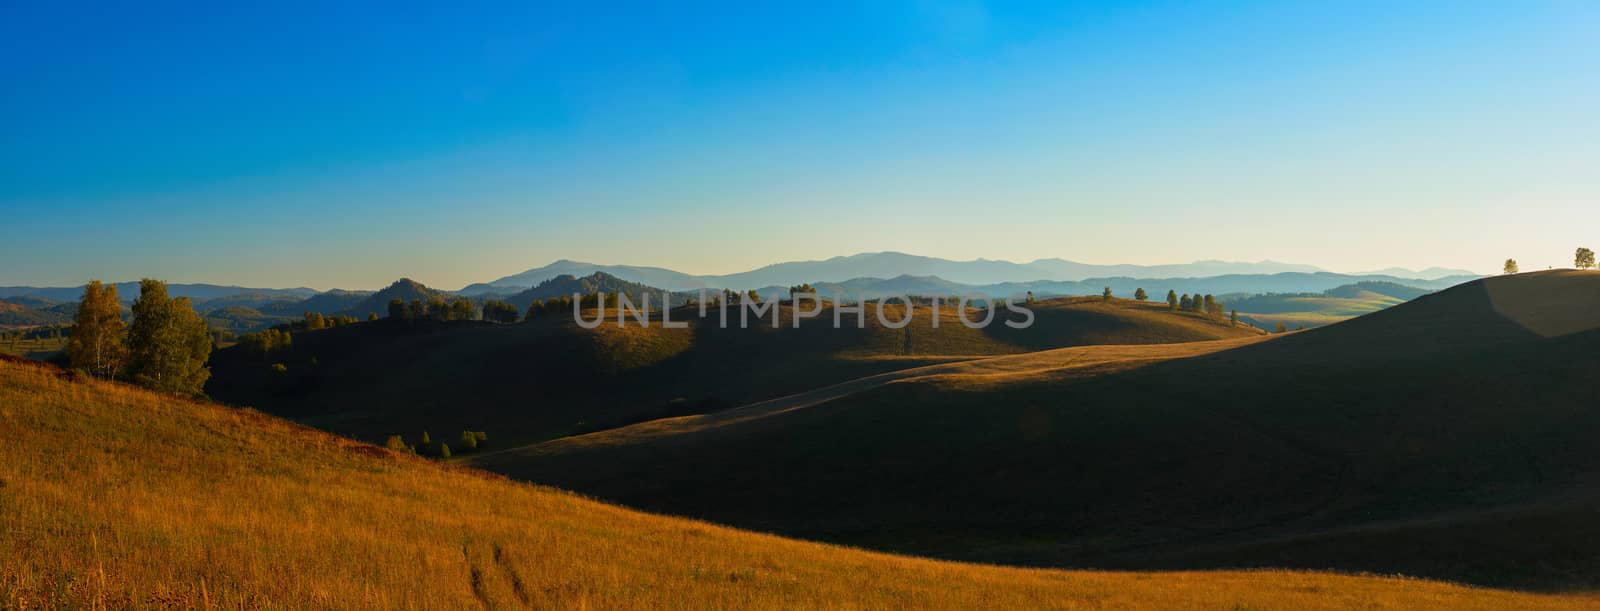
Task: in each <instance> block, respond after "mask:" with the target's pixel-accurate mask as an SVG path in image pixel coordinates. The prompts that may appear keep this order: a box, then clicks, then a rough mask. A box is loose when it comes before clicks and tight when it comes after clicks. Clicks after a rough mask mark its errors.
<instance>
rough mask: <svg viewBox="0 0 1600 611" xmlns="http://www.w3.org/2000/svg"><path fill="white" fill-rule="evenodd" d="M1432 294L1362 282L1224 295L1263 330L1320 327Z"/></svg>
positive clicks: (1243, 317) (1240, 314)
mask: <svg viewBox="0 0 1600 611" xmlns="http://www.w3.org/2000/svg"><path fill="white" fill-rule="evenodd" d="M1431 292H1432V291H1430V290H1428V289H1420V288H1416V287H1411V286H1405V285H1402V284H1396V283H1393V282H1358V283H1355V284H1347V285H1344V286H1340V287H1335V288H1331V289H1328V290H1326V291H1323V292H1321V293H1269V294H1262V295H1248V296H1244V295H1240V296H1233V295H1228V296H1224V301H1225V302H1226V303H1227V304H1228V307H1229V308H1232V309H1235V310H1238V312H1239V319H1240V320H1243V321H1246V322H1249V323H1250V324H1252V325H1255V326H1257V327H1260V328H1263V329H1273V328H1276V327H1277V326H1278V324H1279V323H1282V324H1283V325H1284V326H1286V327H1288V328H1290V329H1298V328H1301V327H1319V326H1322V325H1328V324H1333V323H1336V322H1339V321H1341V320H1348V319H1351V318H1354V317H1357V316H1361V315H1363V314H1368V313H1371V312H1376V311H1378V310H1382V309H1384V308H1389V307H1393V306H1397V305H1400V304H1402V303H1405V302H1407V301H1410V300H1412V299H1416V298H1417V297H1421V296H1423V295H1426V294H1428V293H1431Z"/></svg>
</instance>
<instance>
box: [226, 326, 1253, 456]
mask: <svg viewBox="0 0 1600 611" xmlns="http://www.w3.org/2000/svg"><path fill="white" fill-rule="evenodd" d="M1033 307H1034V312H1035V315H1036V321H1035V323H1034V325H1033V327H1032V328H1029V329H1026V330H1017V329H1011V328H1009V327H1006V326H1005V325H1003V324H1001V323H1000V322H999V320H998V319H997V320H996V322H995V323H994V324H992V325H990V326H989V327H987V328H985V329H982V330H975V329H969V328H967V327H965V326H963V325H962V324H960V323H959V322H958V321H957V320H956V318H955V312H954V311H953V309H952V308H948V307H947V308H945V309H944V310H943V312H941V317H940V321H941V326H940V327H939V328H938V329H934V328H932V320H931V316H930V313H929V311H928V309H927V308H926V307H923V308H920V309H918V310H917V312H918V318H917V319H916V320H915V321H914V322H912V323H911V324H910V325H909V326H907V327H906V328H904V329H891V328H888V327H886V326H884V325H883V324H882V323H880V322H879V321H878V320H877V318H876V316H875V315H873V314H868V315H867V316H866V320H865V321H864V322H861V323H858V322H857V317H856V315H855V314H853V313H843V312H841V314H840V319H841V320H842V321H843V325H842V328H833V310H832V308H831V307H830V308H827V309H824V310H821V311H820V313H819V315H818V316H817V317H816V318H809V319H805V320H804V321H803V324H801V326H800V327H799V328H797V329H796V328H791V324H792V319H793V309H792V308H791V307H789V306H787V305H785V306H782V312H781V320H782V321H783V323H784V324H783V325H782V326H781V327H780V328H777V329H774V328H772V327H771V326H770V323H768V324H754V323H755V321H752V323H753V324H752V326H751V328H747V329H741V328H739V326H738V314H737V311H736V310H730V314H731V319H730V324H729V328H726V329H725V328H722V327H721V324H720V314H719V312H718V311H717V310H716V309H715V308H712V309H709V310H708V312H707V318H705V319H701V318H699V315H698V314H699V313H698V309H697V308H695V307H680V308H676V309H674V310H673V311H672V318H673V320H674V321H684V322H686V323H687V324H688V325H689V326H688V327H687V328H683V329H668V328H664V327H663V326H662V325H661V324H660V316H661V313H660V312H659V311H658V312H656V313H655V314H654V316H655V317H656V318H655V321H656V322H655V323H654V324H652V326H650V327H649V328H640V327H638V326H637V325H636V324H630V325H629V326H627V327H618V326H617V325H616V324H615V314H614V310H613V311H612V312H609V313H608V314H607V316H608V317H609V318H610V320H611V321H612V322H611V323H608V324H605V325H602V326H600V327H598V328H596V329H582V328H580V327H579V326H578V325H576V324H575V323H574V322H573V320H572V317H571V315H569V314H565V313H560V314H554V315H550V316H546V317H538V318H535V319H533V320H531V321H528V322H524V323H519V324H513V325H496V324H490V323H482V322H472V321H452V322H448V323H445V322H437V321H412V322H409V323H408V322H405V321H390V320H382V321H378V322H374V323H362V324H357V325H349V326H344V327H339V328H335V329H328V330H322V331H313V332H303V333H296V334H295V336H294V342H293V345H292V347H290V348H288V349H286V350H283V351H280V352H275V353H272V354H268V355H262V354H259V353H252V352H249V351H248V350H246V349H245V348H243V347H235V348H228V349H225V350H221V351H219V352H218V353H217V354H216V355H214V356H213V359H212V377H211V381H210V383H209V384H208V385H207V388H206V392H207V393H208V394H209V395H210V396H212V397H215V398H217V399H219V400H223V401H226V402H229V403H233V404H239V405H252V406H255V407H257V408H260V409H263V410H265V411H267V412H270V413H273V414H278V415H283V416H287V417H291V418H294V419H297V420H300V421H302V422H305V423H308V424H312V425H314V426H317V427H319V428H323V429H326V430H331V431H335V432H339V433H343V434H348V435H352V436H355V437H357V438H360V439H364V440H369V441H378V440H382V439H384V438H385V437H386V436H388V435H390V434H407V435H413V436H414V435H419V434H420V433H421V431H423V430H430V431H432V432H433V433H435V434H438V433H440V432H441V431H443V432H453V431H460V430H462V429H470V430H475V431H476V430H483V431H487V432H489V433H490V435H491V436H493V437H494V438H495V439H496V441H497V442H499V443H505V442H510V441H534V440H543V439H550V438H553V437H559V436H563V435H569V434H573V433H579V432H586V431H591V430H597V429H603V428H610V427H614V426H618V425H620V424H625V423H629V422H633V421H636V420H639V419H645V418H649V417H652V415H654V414H660V413H663V412H664V411H667V412H670V410H669V409H668V407H669V406H671V405H673V404H675V403H677V404H682V403H690V404H693V405H697V406H700V407H697V408H696V409H699V410H704V411H710V410H715V409H719V408H720V407H723V406H731V405H737V404H742V403H748V402H751V401H758V400H763V399H769V398H773V397H778V396H783V395H787V394H791V393H796V392H801V391H806V390H810V389H813V388H816V387H819V386H825V385H828V384H832V383H835V382H840V381H843V380H848V379H851V378H855V377H860V376H864V375H870V374H874V373H881V372H884V371H890V370H894V369H898V368H903V367H907V366H912V365H923V364H930V363H938V362H947V361H951V360H961V359H971V358H976V357H981V356H986V355H995V354H1011V353H1019V352H1027V351H1032V350H1039V349H1044V348H1054V347H1060V346H1071V345H1082V344H1094V343H1117V344H1146V343H1169V342H1182V341H1201V340H1212V339H1219V338H1227V337H1245V336H1253V335H1256V334H1259V333H1260V331H1259V330H1256V329H1253V328H1245V327H1240V328H1234V327H1230V326H1229V325H1228V324H1227V322H1226V321H1218V320H1211V319H1207V318H1204V317H1200V316H1196V315H1192V314H1186V313H1174V312H1168V311H1167V310H1166V306H1165V304H1161V305H1156V304H1149V303H1139V302H1134V301H1126V300H1114V301H1113V302H1110V303H1102V302H1101V301H1100V299H1099V298H1093V299H1083V298H1076V299H1059V300H1048V301H1042V302H1039V303H1036V304H1034V306H1033ZM902 312H903V310H901V309H900V306H898V305H890V306H888V307H887V314H888V316H889V318H890V319H891V320H898V319H899V318H900V317H901V313H902ZM585 316H586V317H588V318H593V316H595V312H594V311H593V310H589V311H587V312H586V313H585ZM972 318H973V319H979V318H981V316H979V315H976V314H974V315H973V316H972ZM767 320H768V321H770V318H769V319H767ZM858 325H859V326H858ZM274 364H282V365H284V366H285V370H284V371H276V370H275V368H273V367H272V365H274ZM673 409H675V408H673Z"/></svg>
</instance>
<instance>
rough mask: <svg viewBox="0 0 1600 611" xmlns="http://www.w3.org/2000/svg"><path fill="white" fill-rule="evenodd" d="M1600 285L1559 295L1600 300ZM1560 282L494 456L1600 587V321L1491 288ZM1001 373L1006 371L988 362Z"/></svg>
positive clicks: (684, 508)
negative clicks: (1595, 518) (1511, 312)
mask: <svg viewBox="0 0 1600 611" xmlns="http://www.w3.org/2000/svg"><path fill="white" fill-rule="evenodd" d="M1594 278H1600V275H1586V276H1582V277H1572V278H1568V279H1566V280H1564V282H1567V283H1568V284H1566V285H1565V290H1557V291H1554V292H1553V293H1551V294H1552V295H1560V296H1562V299H1579V300H1583V299H1589V297H1585V296H1586V295H1590V294H1591V293H1590V292H1587V291H1586V290H1585V289H1584V287H1585V286H1587V284H1585V283H1588V282H1593V281H1594V280H1593V279H1594ZM1547 280H1548V279H1547V278H1545V277H1543V276H1540V275H1537V274H1529V275H1525V276H1521V277H1515V278H1507V279H1498V281H1490V282H1475V283H1471V284H1468V285H1464V286H1461V287H1458V288H1455V289H1451V290H1448V291H1445V292H1442V293H1438V294H1434V295H1429V296H1425V297H1422V298H1420V299H1418V300H1416V301H1413V302H1411V303H1408V304H1406V305H1403V306H1398V307H1395V308H1392V309H1388V310H1384V311H1381V312H1376V313H1373V314H1370V315H1368V316H1364V317H1361V318H1358V319H1354V320H1351V321H1348V322H1344V323H1340V324H1337V325H1332V326H1329V327H1325V328H1321V329H1315V330H1311V331H1306V332H1301V333H1295V334H1290V335H1286V336H1282V337H1277V338H1274V339H1272V340H1269V341H1257V342H1241V343H1239V344H1238V345H1231V344H1227V343H1218V344H1222V345H1220V346H1218V347H1227V348H1230V349H1226V350H1215V351H1205V350H1196V348H1199V347H1201V346H1204V344H1192V345H1185V346H1183V347H1182V348H1183V349H1184V350H1186V351H1187V353H1182V354H1173V355H1172V356H1173V357H1183V358H1171V359H1170V360H1159V357H1153V356H1152V355H1143V356H1140V355H1137V354H1129V355H1127V356H1128V358H1129V360H1126V361H1110V362H1107V363H1104V364H1101V365H1098V366H1083V365H1079V364H1078V363H1075V359H1080V358H1082V357H1083V356H1084V355H1085V354H1092V353H1094V352H1097V351H1108V350H1112V349H1111V348H1109V347H1099V348H1089V349H1082V350H1058V351H1051V352H1044V353H1039V354H1037V355H1028V358H1029V359H1030V360H1016V359H1019V357H1003V358H998V359H993V360H985V361H976V362H972V363H963V364H959V365H953V366H950V369H949V370H945V371H942V372H941V371H940V369H939V368H933V369H931V370H925V371H924V372H921V373H919V374H917V375H907V376H905V378H904V379H900V380H898V381H895V382H893V383H888V384H882V385H875V387H873V388H869V389H866V390H864V391H862V392H859V393H857V394H850V395H848V396H843V397H842V398H838V399H836V400H833V401H829V402H825V403H821V404H813V405H811V406H809V407H807V408H806V409H791V410H786V411H781V410H780V411H774V412H773V413H771V414H770V415H769V416H767V417H764V418H759V419H755V420H752V421H750V422H745V423H739V424H737V425H736V426H725V427H695V426H688V425H689V424H693V422H694V421H685V423H686V424H685V425H684V426H683V428H684V429H685V430H683V431H681V432H680V434H670V433H672V432H674V431H667V432H668V433H669V434H664V435H658V434H643V435H635V434H634V433H633V432H630V431H629V430H627V429H624V430H620V431H615V432H611V433H608V434H605V435H597V436H593V437H580V438H574V439H567V440H561V441H558V442H554V443H550V444H545V445H543V446H539V447H534V448H528V449H526V450H524V451H522V452H521V453H520V454H517V453H506V454H502V455H496V456H494V457H490V458H488V459H486V460H485V461H484V464H485V465H486V466H489V467H491V468H493V469H494V470H496V471H500V472H504V473H508V474H511V475H514V476H517V477H523V478H528V479H531V480H534V481H540V482H549V483H554V484H557V485H561V486H563V487H570V488H574V489H577V490H580V491H583V492H588V493H592V494H596V495H599V496H602V497H604V498H608V499H614V500H618V501H621V502H625V503H629V504H634V505H637V506H640V507H645V508H649V509H653V510H660V511H667V512H673V513H681V514H687V515H693V516H697V517H704V518H709V519H713V520H716V521H721V522H726V523H731V524H735V525H741V526H747V527H752V528H760V529H768V530H775V531H779V532H783V533H787V534H794V535H800V536H806V537H815V538H822V539H827V540H834V541H844V542H850V543H856V544H862V545H868V546H874V547H879V548H884V549H891V550H899V551H911V552H917V553H927V554H936V555H944V556H949V557H957V558H968V559H984V560H998V561H1006V562H1026V563H1040V564H1052V565H1068V566H1134V567H1152V566H1161V567H1171V566H1234V565H1258V566H1272V565H1279V564H1288V565H1292V566H1303V567H1333V568H1341V569H1351V570H1375V571H1403V572H1408V573H1413V574H1421V575H1429V576H1442V577H1449V578H1452V579H1463V580H1471V581H1474V582H1479V583H1492V584H1512V585H1518V586H1523V587H1541V588H1542V587H1551V588H1567V587H1583V588H1588V587H1595V586H1596V584H1600V529H1597V528H1595V527H1592V526H1587V524H1588V523H1589V520H1585V519H1582V517H1581V516H1584V515H1592V512H1594V511H1595V509H1596V507H1600V504H1597V503H1596V500H1595V499H1594V498H1593V497H1592V495H1590V494H1588V492H1587V491H1590V490H1593V487H1592V485H1593V484H1594V483H1595V482H1597V481H1600V455H1596V454H1595V453H1594V452H1593V451H1592V450H1591V449H1590V448H1592V447H1593V444H1594V443H1595V441H1596V439H1595V437H1594V431H1596V430H1600V378H1597V376H1595V375H1593V372H1594V371H1595V370H1596V369H1597V368H1600V331H1594V330H1591V331H1581V332H1577V333H1572V334H1567V335H1562V336H1559V337H1550V338H1545V337H1541V336H1540V335H1538V334H1535V333H1533V332H1530V331H1529V330H1527V329H1526V328H1524V327H1523V326H1522V325H1521V324H1518V323H1517V322H1514V321H1512V320H1509V319H1507V318H1506V317H1505V316H1503V315H1502V314H1500V313H1499V312H1498V311H1497V310H1496V308H1495V307H1492V305H1491V301H1490V298H1489V293H1488V289H1487V288H1486V287H1488V286H1493V285H1494V284H1497V283H1500V282H1503V283H1508V284H1506V285H1505V286H1498V287H1495V290H1497V291H1500V290H1511V291H1513V292H1515V291H1518V290H1521V289H1522V288H1523V287H1524V286H1526V287H1528V288H1529V289H1530V290H1531V289H1532V288H1536V287H1537V286H1539V285H1540V284H1541V283H1543V282H1546V281H1547ZM1522 307H1523V308H1524V309H1522V310H1520V311H1519V312H1520V313H1521V314H1523V315H1525V316H1534V317H1538V316H1547V315H1546V314H1541V313H1546V312H1567V311H1583V310H1584V309H1585V308H1587V309H1588V311H1594V310H1595V308H1596V307H1600V301H1591V302H1585V303H1583V304H1580V305H1578V306H1573V305H1572V304H1568V303H1561V302H1560V300H1557V301H1555V302H1546V301H1540V300H1537V299H1535V300H1530V301H1529V302H1528V303H1526V304H1523V306H1522ZM1163 348H1164V347H1149V348H1146V349H1145V350H1149V351H1152V352H1157V353H1158V352H1160V351H1161V350H1162V349H1163ZM1008 363H1009V364H1013V365H1014V364H1019V363H1027V366H1026V367H1024V368H1021V370H1017V369H1015V368H1011V367H1008ZM986 367H987V368H992V369H995V370H997V373H1000V374H1001V375H975V374H979V373H982V370H983V369H984V368H986ZM934 374H937V375H934ZM660 426H661V429H663V430H665V429H667V427H668V426H676V425H668V424H666V423H663V424H662V425H660ZM1472 524H1478V525H1481V526H1482V527H1481V528H1472V527H1470V525H1472ZM1463 530H1465V531H1468V532H1471V533H1472V535H1473V536H1461V533H1462V532H1463ZM1355 542H1365V543H1364V544H1358V543H1355Z"/></svg>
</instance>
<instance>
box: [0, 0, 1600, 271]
mask: <svg viewBox="0 0 1600 611" xmlns="http://www.w3.org/2000/svg"><path fill="white" fill-rule="evenodd" d="M220 4H225V3H206V4H197V5H189V6H185V5H175V4H164V3H158V4H139V5H128V6H123V7H95V8H89V7H67V6H59V3H34V5H33V6H19V5H18V3H12V4H7V5H6V6H4V7H0V58H4V59H0V116H4V117H5V118H4V129H3V130H0V218H3V219H4V221H5V226H6V228H7V230H6V232H5V238H4V239H0V284H55V285H69V284H76V283H78V282H81V281H83V280H84V279H87V278H89V277H99V278H104V279H108V280H124V279H130V278H137V277H140V276H156V277H162V278H166V279H169V280H173V281H185V282H229V283H237V284H245V285H253V286H302V285H304V286H312V287H316V288H330V287H343V288H373V287H377V286H381V285H383V284H386V283H387V282H389V281H391V280H393V279H394V278H397V277H399V276H402V275H405V276H410V277H413V278H416V279H418V280H420V281H422V282H425V283H427V284H430V285H435V286H440V287H443V288H458V287H460V286H462V285H464V284H467V283H469V282H474V281H481V280H487V279H492V278H496V277H499V276H503V275H506V274H510V273H514V272H517V271H521V270H523V269H526V268H529V267H534V266H538V265H543V264H545V263H548V262H549V261H551V260H554V259H557V258H571V259H579V260H589V261H596V262H602V263H631V264H641V265H660V266H665V267H672V268H675V269H680V270H683V271H688V272H695V273H725V272H732V271H739V270H743V269H748V268H752V267H756V266H759V265H763V264H766V263H771V262H775V261H780V260H792V259H811V258H825V257H829V256H834V255H842V254H851V253H855V252H861V251H877V250H898V251H905V252H913V253H918V254H926V255H933V256H943V257H950V258H957V259H970V258H977V257H985V258H1000V259H1013V260H1031V259H1035V258H1041V257H1063V258H1068V259H1074V260H1079V261H1087V262H1098V263H1114V262H1129V263H1165V262H1184V261H1192V260H1197V259H1213V258H1221V259H1232V260H1260V259H1268V258H1270V259H1275V260H1284V261H1294V262H1302V263H1310V264H1315V265H1320V266H1323V267H1326V268H1329V269H1334V270H1339V271H1361V270H1365V269H1373V268H1381V267H1389V266H1406V267H1414V268H1420V267H1427V266H1435V265H1437V266H1448V267H1462V268H1468V269H1475V270H1479V271H1484V272H1488V271H1493V270H1495V269H1496V268H1497V267H1498V264H1499V261H1501V260H1503V259H1504V258H1506V257H1517V258H1518V259H1519V260H1521V261H1522V263H1523V268H1524V269H1533V268H1541V269H1542V268H1543V267H1545V266H1547V265H1562V264H1570V257H1571V252H1572V250H1573V248H1575V247H1576V246H1579V245H1587V246H1591V247H1600V231H1597V230H1595V229H1594V228H1595V227H1600V223H1597V222H1595V221H1594V220H1593V219H1595V218H1597V217H1600V112H1597V111H1596V109H1597V108H1600V76H1597V75H1600V4H1596V3H1593V2H1584V1H1569V2H1551V3H1538V2H1504V3H1483V2H1437V3H1433V2H1412V3H1390V2H1381V3H1359V2H1326V3H1324V2H1281V3H1206V2H1177V3H1130V2H1116V3H1059V2H1041V3H1006V4H999V3H995V4H986V3H968V2H954V3H943V2H914V3H890V2H869V3H863V4H861V5H856V4H831V3H793V4H795V5H796V6H792V7H790V8H766V7H761V8H757V7H755V6H753V5H755V4H763V3H728V4H724V5H715V4H696V5H693V6H689V5H686V4H684V5H676V6H666V5H665V4H666V3H657V4H639V5H634V6H630V5H613V4H607V5H603V6H602V5H596V6H582V7H574V6H563V5H555V6H540V5H537V4H534V3H525V2H518V3H507V4H503V5H479V6H474V7H471V8H459V7H452V8H448V9H446V8H442V7H440V6H431V7H430V6H405V5H404V4H403V3H373V4H370V5H339V6H336V7H330V6H331V4H325V3H308V4H303V5H295V4H289V3H284V4H279V5H275V6H272V7H268V8H255V9H251V8H239V7H222V6H215V5H220ZM584 4H592V3H584ZM802 4H803V6H801V5H802ZM1400 4H1404V5H1405V6H1398V5H1400ZM51 5H57V6H51Z"/></svg>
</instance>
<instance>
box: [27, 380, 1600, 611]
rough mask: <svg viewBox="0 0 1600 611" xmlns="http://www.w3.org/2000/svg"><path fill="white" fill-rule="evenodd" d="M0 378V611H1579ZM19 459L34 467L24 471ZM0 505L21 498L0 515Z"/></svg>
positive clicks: (1584, 600) (113, 388)
mask: <svg viewBox="0 0 1600 611" xmlns="http://www.w3.org/2000/svg"><path fill="white" fill-rule="evenodd" d="M69 377H70V376H67V375H66V374H65V373H63V372H61V371H59V370H55V369H54V368H50V367H44V366H39V365H32V364H24V363H19V362H15V361H12V360H5V359H0V431H3V432H4V434H5V435H6V436H7V438H8V439H13V440H16V439H26V440H27V441H28V443H7V444H0V490H4V491H5V494H0V516H4V520H5V521H4V528H0V607H7V608H12V607H18V608H35V607H45V608H56V607H77V608H133V607H179V608H210V607H220V608H241V607H243V608H269V609H277V608H281V609H312V608H338V609H367V608H373V609H393V608H424V609H467V608H483V607H487V608H526V607H538V608H545V607H557V608H573V607H589V608H604V609H625V608H682V607H711V608H725V607H757V608H776V607H783V608H823V607H826V608H840V607H846V608H882V607H893V606H913V607H919V608H973V607H991V608H996V607H998V608H1135V607H1161V608H1172V607H1194V606H1201V607H1271V608H1291V607H1292V608H1350V607H1358V606H1359V607H1368V608H1396V609H1414V608H1460V607H1463V606H1474V607H1482V608H1530V607H1545V608H1581V607H1583V606H1585V605H1592V604H1594V603H1595V602H1596V601H1595V599H1593V598H1592V597H1584V596H1569V597H1555V596H1537V595H1528V594H1516V593H1509V592H1499V591H1493V590H1483V589H1475V588H1467V587H1462V586H1456V585H1448V584H1441V583H1433V582H1426V581H1417V580H1408V579H1394V578H1380V577H1357V576H1340V575H1328V574H1316V573H1295V572H1283V571H1254V572H1207V573H1197V572H1187V573H1161V574H1135V573H1111V572H1066V571H1049V570H1025V569H1014V568H1002V567H993V566H979V565H970V564H957V563H949V562H937V561H930V560H922V559H915V558H906V557H896V556H889V555H883V554H875V553H868V552H861V551H856V550H850V549H846V548H840V547H834V546H828V545H821V544H814V543H806V542H799V541H793V540H786V539H781V538H778V537H773V536H768V535H760V534H753V533H748V532H741V531H737V530H733V529H729V528H723V527H718V526H711V525H707V524H703V523H699V522H693V521H688V520H682V519H675V518H666V517H658V516H652V515H648V514H642V513H637V512H633V511H628V510H625V509H620V508H616V507H611V506H607V505H603V504H600V503H596V502H594V501H589V500H585V499H582V498H578V497H576V496H574V495H570V494H565V493H561V492H558V491H554V490H549V489H543V488H538V487H534V486H529V485H523V484H517V483H513V482H508V481H505V480H503V479H500V478H497V477H492V476H486V475H485V474H482V473H478V472H473V471H467V470H459V469H451V468H448V467H442V466H439V465H436V464H431V463H427V462H425V461H421V460H418V459H415V458H410V457H403V456H397V455H393V454H390V453H388V452H386V451H384V450H380V449H377V448H374V447H372V446H367V445H362V444H356V443H353V442H350V441H348V440H344V439H341V438H337V437H334V436H332V435H328V434H325V433H321V432H318V431H313V430H309V429H305V428H302V427H299V426H296V425H293V424H290V423H287V422H285V421H282V420H278V419H275V418H271V417H267V416H262V415H260V414H256V413H253V412H249V411H241V410H234V409H228V408H223V407H219V406H214V405H208V404H200V403H192V402H188V401H182V400H175V399H170V398H166V397H161V396H157V395H153V394H150V393H147V392H144V391H140V390H136V389H132V388H129V387H125V386H118V385H111V384H104V383H98V382H87V383H86V382H71V381H68V378H69ZM41 448H44V449H48V451H40V449H41ZM15 491H23V492H25V493H22V494H18V493H15Z"/></svg>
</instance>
